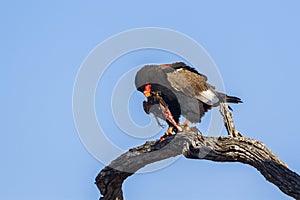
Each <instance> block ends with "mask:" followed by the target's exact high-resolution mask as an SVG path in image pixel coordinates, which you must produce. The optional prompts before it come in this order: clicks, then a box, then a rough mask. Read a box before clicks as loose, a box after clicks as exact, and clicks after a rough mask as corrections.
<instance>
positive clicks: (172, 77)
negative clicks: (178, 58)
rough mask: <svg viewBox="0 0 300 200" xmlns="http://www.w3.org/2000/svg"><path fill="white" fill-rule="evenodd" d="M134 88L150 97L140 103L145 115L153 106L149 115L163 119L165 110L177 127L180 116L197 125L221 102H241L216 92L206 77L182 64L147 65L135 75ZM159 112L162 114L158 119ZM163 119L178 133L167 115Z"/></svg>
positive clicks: (238, 99) (236, 98)
mask: <svg viewBox="0 0 300 200" xmlns="http://www.w3.org/2000/svg"><path fill="white" fill-rule="evenodd" d="M135 85H136V88H137V90H138V91H140V92H143V93H144V94H146V93H147V90H149V91H148V92H149V94H148V95H146V96H147V101H145V102H144V103H143V105H144V110H145V112H146V113H148V114H149V113H150V112H151V107H153V106H154V105H156V106H158V107H157V109H158V110H156V111H154V112H152V113H153V114H154V115H156V117H159V118H163V117H161V116H165V114H164V112H165V110H166V108H168V109H169V111H170V112H171V114H172V116H173V118H174V121H175V122H176V124H178V123H179V118H180V116H181V115H183V116H184V117H185V118H186V119H187V120H189V121H191V122H193V123H197V122H200V121H201V118H202V117H203V115H204V114H205V112H207V111H208V110H209V109H211V108H212V107H216V106H218V105H219V104H220V103H221V102H228V103H241V102H242V101H241V99H240V98H238V97H234V96H228V95H226V94H223V93H220V92H217V91H216V90H215V87H213V86H212V85H210V84H209V83H207V77H206V76H205V75H203V74H201V73H199V72H198V71H197V70H196V69H194V68H192V67H190V66H187V65H186V64H185V63H183V62H176V63H172V64H162V65H146V66H144V67H142V68H141V69H140V70H139V71H138V72H137V74H136V77H135ZM155 98H156V99H155ZM159 98H161V99H160V100H159ZM163 104H164V105H163ZM153 108H155V107H153ZM160 112H161V113H162V114H161V116H158V115H159V113H160ZM155 113H156V114H155ZM164 120H165V121H166V122H167V123H168V124H169V126H171V127H174V128H175V129H174V130H175V132H176V131H177V130H176V129H177V128H178V127H177V128H176V126H175V125H174V123H172V122H170V120H168V118H167V117H166V116H165V118H164Z"/></svg>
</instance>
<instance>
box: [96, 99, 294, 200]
mask: <svg viewBox="0 0 300 200" xmlns="http://www.w3.org/2000/svg"><path fill="white" fill-rule="evenodd" d="M220 112H221V114H222V115H223V117H224V124H225V127H226V129H227V131H228V135H229V137H209V136H203V135H202V134H199V132H198V131H197V130H196V129H193V130H192V128H188V127H186V128H184V130H183V132H179V133H177V134H176V135H175V136H169V137H167V138H166V140H164V141H163V142H158V141H148V142H146V143H145V144H144V145H141V146H139V147H135V148H133V149H130V150H129V151H128V152H126V153H124V154H123V155H121V156H120V157H118V158H117V159H115V160H114V161H113V162H112V163H111V164H110V165H108V166H106V167H105V168H104V169H102V170H101V172H100V173H99V174H98V176H97V177H96V182H95V183H96V185H97V187H98V189H99V191H100V192H101V194H102V195H103V197H101V198H100V199H101V200H122V199H124V198H123V192H122V184H123V182H124V180H125V179H126V178H127V177H129V176H131V175H132V174H134V173H135V172H136V171H137V170H139V169H141V168H142V167H144V166H146V165H148V164H150V163H154V162H157V161H160V160H164V159H167V158H170V157H175V156H178V155H183V156H185V157H186V158H189V159H200V160H201V159H205V160H211V161H216V162H240V163H244V164H248V165H251V166H253V167H255V168H256V169H257V170H258V171H259V172H260V173H261V174H262V175H263V176H264V177H265V178H266V180H267V181H269V182H271V183H273V184H274V185H276V186H277V187H278V188H279V189H280V190H281V191H282V192H284V193H285V194H287V195H289V196H291V197H294V198H295V199H300V176H299V175H298V174H297V173H295V172H293V171H291V170H290V169H289V168H288V167H287V165H286V164H285V163H284V162H282V161H281V160H280V159H279V158H278V157H277V156H276V155H275V154H274V153H273V152H272V151H271V150H269V149H268V148H267V147H266V146H265V145H264V144H263V143H262V142H259V141H257V140H254V139H250V138H245V137H242V135H241V134H240V133H239V132H238V131H237V130H236V128H235V126H234V124H233V118H232V115H231V113H230V112H229V109H228V106H227V105H226V104H223V105H221V106H220Z"/></svg>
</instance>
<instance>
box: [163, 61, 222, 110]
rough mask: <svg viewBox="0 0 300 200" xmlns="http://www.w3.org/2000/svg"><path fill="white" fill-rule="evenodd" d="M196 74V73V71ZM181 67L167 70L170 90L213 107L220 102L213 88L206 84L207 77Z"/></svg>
mask: <svg viewBox="0 0 300 200" xmlns="http://www.w3.org/2000/svg"><path fill="white" fill-rule="evenodd" d="M196 72H197V71H196ZM196 72H195V69H193V70H192V71H191V70H190V69H189V68H187V67H185V66H183V67H181V68H180V67H178V66H176V69H174V70H168V72H167V73H166V74H167V79H168V81H169V83H170V84H171V86H172V88H173V89H174V90H175V91H177V92H180V93H182V94H184V95H185V96H188V97H192V98H196V99H198V100H200V101H201V102H203V103H205V104H208V105H214V104H216V103H218V102H219V101H220V99H219V98H218V96H217V92H216V91H215V89H214V87H212V86H211V85H210V84H208V83H207V82H206V81H207V77H206V76H204V75H202V74H200V73H196Z"/></svg>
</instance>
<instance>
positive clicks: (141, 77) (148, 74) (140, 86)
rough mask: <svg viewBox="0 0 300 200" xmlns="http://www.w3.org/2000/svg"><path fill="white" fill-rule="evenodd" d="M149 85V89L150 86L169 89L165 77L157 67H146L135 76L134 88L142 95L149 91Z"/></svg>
mask: <svg viewBox="0 0 300 200" xmlns="http://www.w3.org/2000/svg"><path fill="white" fill-rule="evenodd" d="M149 85H150V87H151V85H152V86H154V85H162V86H164V87H170V85H169V83H168V81H167V77H166V75H165V73H164V72H163V71H162V69H161V68H160V67H159V65H146V66H144V67H143V68H141V69H140V70H139V71H138V72H137V74H136V76H135V86H136V88H137V90H138V91H140V92H142V93H144V92H145V90H149V89H150V88H149ZM147 87H148V88H147ZM152 89H153V87H152ZM144 94H145V93H144Z"/></svg>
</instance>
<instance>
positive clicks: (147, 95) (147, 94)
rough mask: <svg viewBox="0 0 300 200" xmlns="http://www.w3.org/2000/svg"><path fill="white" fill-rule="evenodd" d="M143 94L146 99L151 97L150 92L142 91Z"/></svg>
mask: <svg viewBox="0 0 300 200" xmlns="http://www.w3.org/2000/svg"><path fill="white" fill-rule="evenodd" d="M143 93H144V95H145V97H146V98H148V97H150V96H151V93H150V91H144V92H143Z"/></svg>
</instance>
